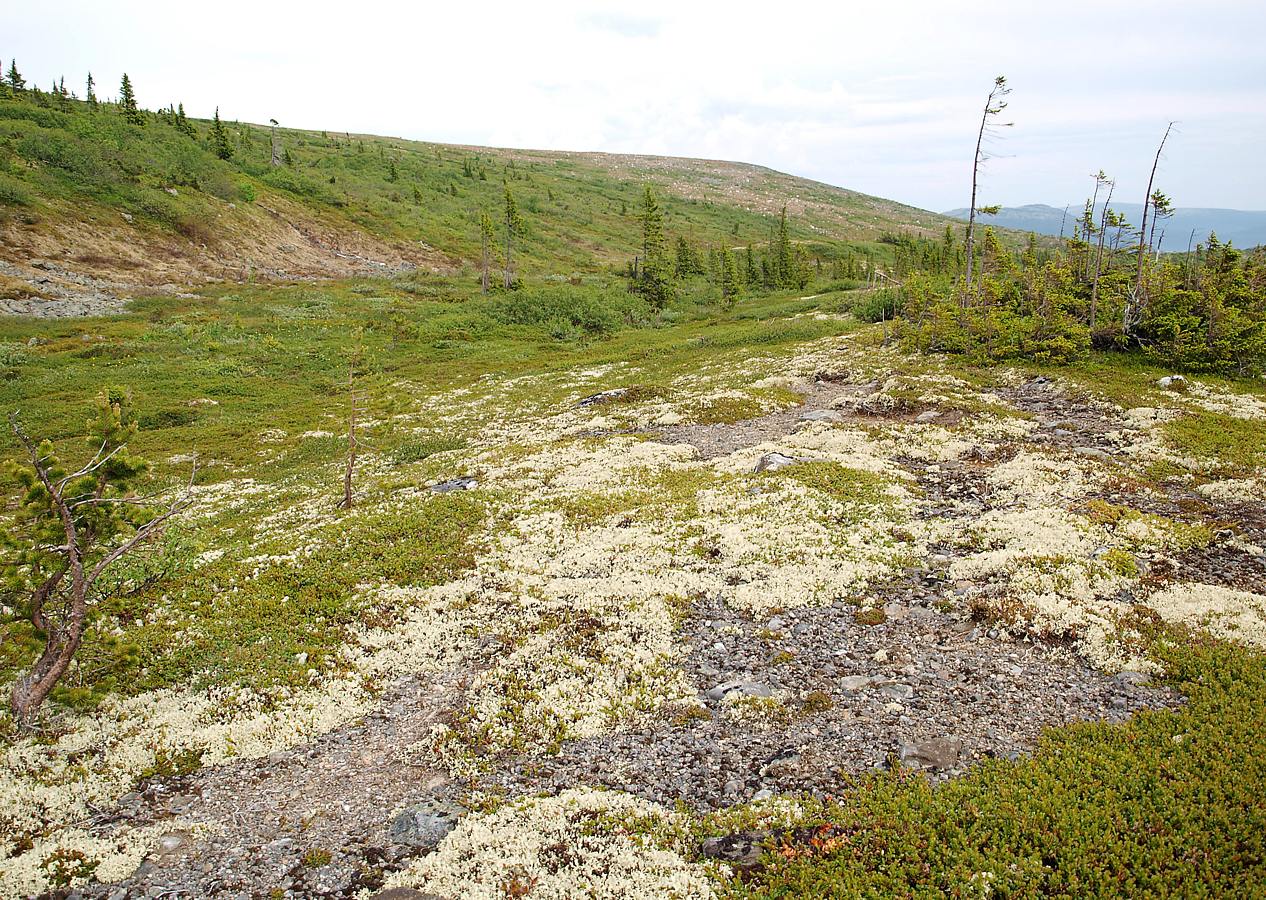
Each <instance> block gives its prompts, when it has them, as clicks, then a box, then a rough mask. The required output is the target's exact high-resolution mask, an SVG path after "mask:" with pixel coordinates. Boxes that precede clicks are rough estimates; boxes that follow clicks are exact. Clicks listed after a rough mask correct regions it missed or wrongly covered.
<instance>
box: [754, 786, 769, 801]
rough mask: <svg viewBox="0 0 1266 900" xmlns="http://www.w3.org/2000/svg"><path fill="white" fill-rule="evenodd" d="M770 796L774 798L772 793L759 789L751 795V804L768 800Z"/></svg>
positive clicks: (765, 789) (767, 789) (766, 789)
mask: <svg viewBox="0 0 1266 900" xmlns="http://www.w3.org/2000/svg"><path fill="white" fill-rule="evenodd" d="M772 796H774V792H773V791H771V790H770V789H769V788H761V789H760V790H759V791H757V792H756V793H754V794H752V802H754V803H759V802H760V801H762V800H768V799H769V798H770V797H772Z"/></svg>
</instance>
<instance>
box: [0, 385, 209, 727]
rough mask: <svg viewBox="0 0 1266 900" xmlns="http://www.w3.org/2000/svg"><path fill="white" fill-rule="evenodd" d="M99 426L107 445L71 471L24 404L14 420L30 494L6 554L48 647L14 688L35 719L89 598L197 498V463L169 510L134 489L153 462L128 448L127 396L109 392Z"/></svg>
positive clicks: (16, 703) (14, 700)
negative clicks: (23, 416) (35, 430)
mask: <svg viewBox="0 0 1266 900" xmlns="http://www.w3.org/2000/svg"><path fill="white" fill-rule="evenodd" d="M99 405H100V406H101V415H100V416H99V418H98V420H97V423H96V425H97V426H98V427H96V428H94V433H93V439H94V442H95V441H96V440H97V439H98V438H99V439H100V446H99V448H98V450H97V452H96V453H95V455H94V456H93V458H92V459H91V460H90V461H89V462H88V463H87V464H85V465H84V466H82V467H81V468H79V469H77V470H76V471H73V472H66V470H65V469H64V468H63V467H62V465H61V463H60V462H59V461H58V459H57V457H56V456H55V455H54V453H53V448H52V445H51V444H49V443H48V442H47V441H44V442H41V443H38V444H37V443H36V442H35V441H34V440H33V439H32V438H31V437H30V436H29V435H28V434H27V433H26V431H25V430H24V429H23V427H22V424H21V422H20V421H19V419H18V414H17V413H16V412H15V413H13V414H12V415H10V417H9V425H10V428H11V429H12V431H13V434H14V436H15V437H16V438H17V441H18V444H19V446H20V447H21V448H22V451H23V454H24V455H25V457H26V463H25V464H14V465H13V469H14V470H15V472H16V474H17V476H18V480H19V483H21V484H22V485H23V486H24V487H25V489H26V494H25V496H24V497H23V498H22V500H21V502H20V504H19V508H18V513H17V516H16V524H15V526H14V528H15V530H14V532H13V533H12V534H11V535H10V539H9V541H8V544H9V546H10V548H11V550H12V551H13V552H12V553H11V554H8V555H7V558H6V559H5V560H4V568H5V569H6V571H7V575H8V579H7V581H8V586H9V590H10V591H12V592H13V595H14V600H15V601H16V602H17V603H18V604H19V606H20V607H21V608H22V609H23V611H24V612H25V614H26V618H27V619H28V620H29V621H30V623H31V625H32V626H33V627H34V629H35V631H36V633H37V634H38V635H40V636H41V637H42V639H43V641H44V649H43V651H42V652H41V653H40V655H39V657H38V658H37V659H36V661H35V664H34V665H33V666H32V667H31V670H30V671H29V672H27V673H26V674H24V675H21V676H19V677H18V679H17V681H15V682H14V684H13V688H12V691H11V693H10V697H9V703H10V708H11V709H12V712H13V717H14V719H15V720H16V721H17V722H19V723H20V724H22V725H24V726H30V725H31V724H32V723H33V721H34V718H35V715H36V713H37V712H38V711H39V709H40V707H41V705H42V704H43V703H44V701H45V700H46V699H47V698H48V695H49V694H50V693H51V692H52V690H53V688H54V687H56V685H57V683H58V681H59V680H60V679H61V678H62V676H63V675H65V674H66V671H67V670H68V669H69V668H70V665H71V662H72V661H73V659H74V656H75V652H76V651H77V650H78V649H79V647H80V644H81V643H82V642H83V636H84V629H85V627H86V626H87V623H88V611H89V607H90V605H91V604H92V602H93V601H94V598H95V595H96V593H97V591H96V588H97V582H98V580H99V579H100V578H101V576H102V575H103V573H105V571H106V570H107V569H108V568H109V567H110V566H111V565H113V564H114V563H115V562H117V561H118V560H119V559H122V558H123V557H124V556H127V555H128V554H129V553H132V552H133V551H134V550H136V549H137V548H138V547H139V546H140V545H141V544H143V543H145V542H146V541H147V540H149V539H150V538H151V537H153V536H154V535H155V534H156V533H157V532H158V531H159V529H161V528H162V527H163V525H164V524H165V523H166V522H167V521H168V520H169V519H171V518H172V517H173V516H175V515H177V514H178V513H179V512H181V511H182V510H184V509H185V508H186V507H187V506H188V505H189V503H190V502H191V499H192V488H193V482H194V478H195V476H196V475H197V464H196V462H195V464H194V466H193V471H192V472H191V473H190V476H189V483H188V485H187V486H186V487H185V488H184V489H183V490H181V491H179V492H177V494H176V496H175V498H174V499H173V500H172V501H171V503H170V504H169V505H168V506H167V507H166V509H165V510H163V511H162V512H159V513H157V514H154V512H153V510H152V509H151V508H149V506H148V504H147V500H146V498H141V497H137V496H136V495H135V494H133V493H132V491H131V490H130V484H131V482H132V481H133V480H134V479H135V478H136V477H137V476H138V475H140V474H141V473H142V472H144V471H145V470H146V469H147V468H148V464H147V463H146V462H145V461H144V460H142V459H140V458H139V457H134V456H131V455H130V454H128V452H127V445H126V443H123V442H122V439H123V438H126V437H130V436H131V435H132V434H134V433H135V431H136V425H135V421H134V420H133V419H131V415H130V410H129V409H128V406H127V398H126V395H122V394H113V395H112V394H109V393H107V394H103V395H102V399H101V401H99Z"/></svg>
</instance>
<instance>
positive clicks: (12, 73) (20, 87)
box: [4, 59, 26, 94]
mask: <svg viewBox="0 0 1266 900" xmlns="http://www.w3.org/2000/svg"><path fill="white" fill-rule="evenodd" d="M4 77H5V81H7V82H8V83H9V89H10V90H11V91H13V93H15V94H21V93H22V92H23V91H24V90H26V79H25V78H23V77H22V75H21V74H20V73H19V72H18V61H17V60H16V59H13V60H10V61H9V71H8V73H7V74H6V75H5V76H4Z"/></svg>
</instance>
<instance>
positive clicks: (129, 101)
mask: <svg viewBox="0 0 1266 900" xmlns="http://www.w3.org/2000/svg"><path fill="white" fill-rule="evenodd" d="M119 110H120V111H121V112H122V113H123V120H124V121H125V122H128V123H130V124H132V125H144V124H145V115H144V114H143V113H142V112H141V110H140V108H139V107H138V106H137V105H136V92H135V91H134V90H132V79H130V78H128V77H127V72H124V73H123V82H122V83H121V84H120V85H119Z"/></svg>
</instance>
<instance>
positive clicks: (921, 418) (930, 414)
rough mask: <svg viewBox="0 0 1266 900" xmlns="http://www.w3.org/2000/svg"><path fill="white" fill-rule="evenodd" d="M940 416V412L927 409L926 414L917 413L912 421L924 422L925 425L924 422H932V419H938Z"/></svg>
mask: <svg viewBox="0 0 1266 900" xmlns="http://www.w3.org/2000/svg"><path fill="white" fill-rule="evenodd" d="M940 415H941V411H940V410H937V409H929V410H928V411H927V412H921V413H919V414H918V415H917V416H915V417H914V421H916V422H924V423H925V422H931V421H933V420H934V419H937V418H939V417H940Z"/></svg>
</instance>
